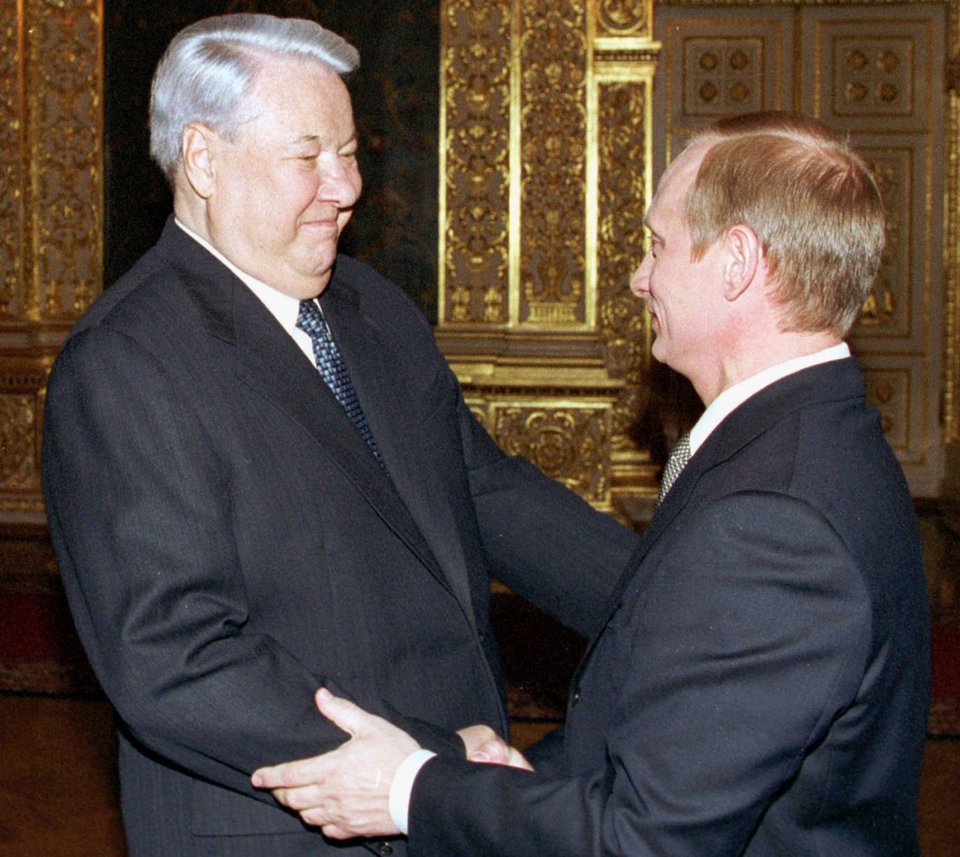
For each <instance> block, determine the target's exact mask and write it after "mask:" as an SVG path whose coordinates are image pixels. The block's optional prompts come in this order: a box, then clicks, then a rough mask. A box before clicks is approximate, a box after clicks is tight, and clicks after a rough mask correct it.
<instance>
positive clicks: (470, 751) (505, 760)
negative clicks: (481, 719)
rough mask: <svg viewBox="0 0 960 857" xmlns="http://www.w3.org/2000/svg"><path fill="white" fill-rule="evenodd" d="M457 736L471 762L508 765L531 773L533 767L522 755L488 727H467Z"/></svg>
mask: <svg viewBox="0 0 960 857" xmlns="http://www.w3.org/2000/svg"><path fill="white" fill-rule="evenodd" d="M457 734H458V735H459V736H460V738H461V739H462V740H463V743H464V745H465V746H466V748H467V759H468V760H469V761H471V762H481V763H484V764H491V765H509V766H510V767H511V768H522V769H523V770H525V771H532V770H533V766H532V765H531V764H530V763H529V762H528V761H527V760H526V758H525V757H524V755H523V753H521V752H520V751H519V750H518V749H517V748H516V747H511V746H510V745H509V744H507V742H506V741H504V740H503V739H502V738H501V737H500V736H499V735H497V733H496V732H494V731H493V730H492V729H491V728H490V727H489V726H483V725H477V726H467V727H465V728H463V729H460V730H459V731H458V732H457Z"/></svg>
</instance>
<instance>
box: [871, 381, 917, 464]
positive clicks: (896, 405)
mask: <svg viewBox="0 0 960 857" xmlns="http://www.w3.org/2000/svg"><path fill="white" fill-rule="evenodd" d="M863 377H864V381H865V382H866V386H867V401H869V402H870V404H871V405H873V406H874V407H875V408H876V409H877V410H878V411H879V412H880V421H881V424H882V426H883V433H884V436H885V437H886V439H887V442H888V443H889V444H890V446H892V447H893V449H894V451H896V452H897V453H898V454H900V455H902V454H903V453H904V452H907V451H909V450H910V440H911V438H910V373H909V371H907V370H906V369H902V368H898V369H888V370H884V369H870V368H865V369H864V373H863Z"/></svg>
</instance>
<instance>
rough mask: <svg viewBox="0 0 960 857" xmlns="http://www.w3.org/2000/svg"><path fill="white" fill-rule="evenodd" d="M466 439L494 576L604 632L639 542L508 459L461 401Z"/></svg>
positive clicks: (585, 629) (571, 623)
mask: <svg viewBox="0 0 960 857" xmlns="http://www.w3.org/2000/svg"><path fill="white" fill-rule="evenodd" d="M460 424H461V434H462V437H463V438H464V458H465V461H466V463H467V468H468V473H469V479H470V491H471V494H472V497H473V502H474V507H475V509H476V513H477V519H478V522H479V525H480V533H481V537H482V539H483V547H484V551H485V553H486V556H487V558H488V562H489V566H490V569H491V573H492V574H493V576H494V577H496V578H497V579H498V580H500V581H501V582H502V583H503V584H504V585H505V586H507V587H509V588H510V590H511V591H513V592H515V593H516V594H517V595H521V596H523V597H524V598H525V599H526V600H527V601H529V602H530V603H531V604H533V605H535V606H536V607H538V608H539V609H541V610H543V611H544V612H545V613H548V614H550V615H551V616H553V617H554V618H556V619H557V620H558V621H560V622H561V623H563V624H564V625H566V626H567V627H568V628H570V629H572V630H574V631H576V632H578V633H580V634H581V635H582V636H584V637H591V636H592V635H593V634H594V633H595V632H596V631H597V630H598V629H599V627H600V624H601V622H602V621H603V619H604V618H605V616H606V615H607V611H608V610H609V607H610V599H611V595H612V592H613V590H614V587H615V584H616V583H617V581H618V580H619V578H620V576H621V574H622V573H623V570H624V568H625V567H626V565H627V561H628V560H629V558H630V555H631V554H632V553H633V551H634V550H636V548H637V545H638V544H639V536H638V535H637V534H636V533H634V532H633V531H632V530H629V529H627V528H626V527H624V526H622V525H620V524H618V523H617V522H616V521H614V520H613V519H612V518H610V517H608V516H607V515H604V514H602V513H600V512H598V511H596V510H595V509H594V508H593V507H592V506H590V504H589V503H587V502H586V501H584V500H582V499H581V498H580V497H579V496H577V495H576V494H575V493H574V492H573V491H571V490H569V489H567V488H565V487H564V486H562V485H560V484H559V483H558V482H556V481H554V480H552V479H549V478H548V477H546V476H545V475H544V474H543V473H541V472H540V470H538V469H537V468H536V467H535V466H534V465H533V464H531V463H530V462H529V461H527V460H526V459H523V458H520V457H518V456H507V455H505V454H504V453H503V452H502V451H501V450H500V449H499V447H497V445H496V444H495V443H494V442H493V440H492V439H491V438H490V436H489V435H488V434H487V433H486V431H484V429H483V428H482V427H481V426H480V425H479V423H478V422H477V420H476V418H475V417H474V416H473V415H472V414H471V413H470V411H469V409H468V408H467V407H466V405H465V404H464V403H463V400H462V397H461V400H460Z"/></svg>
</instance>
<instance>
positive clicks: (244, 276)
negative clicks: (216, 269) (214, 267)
mask: <svg viewBox="0 0 960 857" xmlns="http://www.w3.org/2000/svg"><path fill="white" fill-rule="evenodd" d="M174 222H175V223H176V224H177V226H179V227H180V228H181V229H182V230H183V231H184V232H186V233H187V235H189V236H190V237H191V238H192V239H193V240H194V241H196V242H197V243H198V244H199V245H200V246H201V247H203V248H204V249H205V250H207V251H208V252H209V253H211V254H212V255H213V256H215V257H216V258H217V259H219V260H220V261H221V262H223V264H224V265H226V266H227V267H228V268H229V269H230V270H231V271H233V273H234V274H236V275H237V277H238V278H239V279H240V280H241V281H242V282H243V283H244V285H246V286H247V288H249V289H250V291H251V292H253V293H254V294H255V295H256V296H257V297H258V298H259V299H260V302H261V303H262V304H263V305H264V306H265V307H266V308H267V309H268V310H269V311H270V314H271V315H272V316H273V317H274V318H275V319H276V320H277V321H278V322H280V324H281V325H282V326H283V328H284V330H295V329H296V326H297V316H298V315H299V313H300V301H299V300H297V299H296V298H293V297H290V295H285V294H284V293H283V292H279V291H277V290H276V289H275V288H273V287H272V286H268V285H267V284H266V283H264V282H263V281H262V280H258V279H257V278H256V277H251V276H250V275H249V274H248V273H246V272H245V271H241V270H240V269H239V268H238V267H237V266H236V265H234V264H233V262H231V261H230V260H229V259H228V258H227V257H226V256H224V255H223V254H222V253H221V252H220V251H219V250H217V248H216V247H214V246H213V245H212V244H211V243H210V242H209V241H206V240H204V239H203V238H201V237H200V236H199V235H197V233H196V232H194V231H193V230H192V229H190V228H189V227H188V226H185V225H184V224H183V223H181V222H180V221H179V220H177V219H176V218H174Z"/></svg>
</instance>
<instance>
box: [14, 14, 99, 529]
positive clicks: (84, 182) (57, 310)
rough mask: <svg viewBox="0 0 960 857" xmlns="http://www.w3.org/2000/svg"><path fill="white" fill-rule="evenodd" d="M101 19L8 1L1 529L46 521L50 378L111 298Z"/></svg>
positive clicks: (96, 16) (95, 16)
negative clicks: (105, 235) (57, 357)
mask: <svg viewBox="0 0 960 857" xmlns="http://www.w3.org/2000/svg"><path fill="white" fill-rule="evenodd" d="M101 15H102V8H101V3H100V2H99V0H47V2H42V0H38V2H30V3H23V2H11V0H0V21H2V25H0V112H2V116H0V182H2V185H0V234H2V236H3V237H2V239H0V242H2V243H0V524H17V525H31V526H32V525H39V524H42V522H43V504H42V501H41V499H40V484H39V450H40V437H39V435H40V422H41V420H40V415H41V413H42V403H43V394H44V386H45V384H46V377H47V374H48V372H49V369H50V365H51V362H52V359H53V355H54V353H55V352H56V349H57V347H58V345H59V343H60V340H61V339H62V337H63V335H64V333H65V332H66V331H67V330H68V329H69V328H70V326H72V324H73V322H74V321H75V320H76V319H77V317H78V316H79V315H80V313H81V312H82V311H83V310H84V309H85V308H86V307H87V306H88V305H89V304H90V302H91V301H92V300H93V298H94V297H95V296H96V295H97V294H99V292H100V291H101V289H102V249H101V247H102V235H101V232H102V227H103V221H102V180H103V169H102V138H103V120H102V104H101V93H102V50H101V48H102V33H101Z"/></svg>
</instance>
